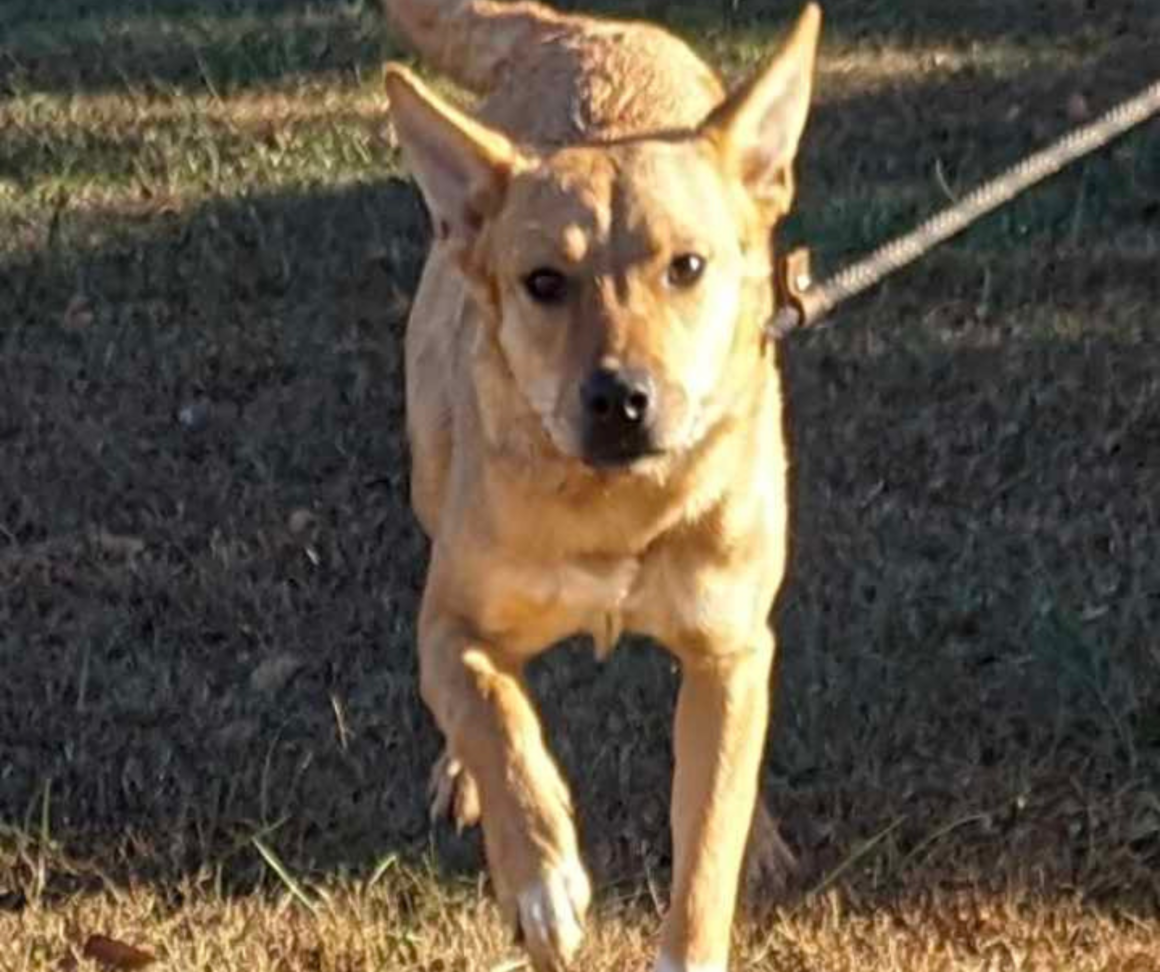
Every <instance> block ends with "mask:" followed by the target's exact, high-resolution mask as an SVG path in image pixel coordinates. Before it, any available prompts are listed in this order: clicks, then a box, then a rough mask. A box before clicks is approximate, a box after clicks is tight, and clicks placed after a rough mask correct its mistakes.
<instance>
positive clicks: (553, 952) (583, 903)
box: [516, 859, 592, 972]
mask: <svg viewBox="0 0 1160 972" xmlns="http://www.w3.org/2000/svg"><path fill="white" fill-rule="evenodd" d="M591 898H592V889H591V885H590V884H589V882H588V874H587V872H586V871H585V870H584V865H583V864H581V863H580V862H579V861H578V860H576V859H572V860H569V861H565V862H564V863H563V864H560V865H558V866H557V867H554V868H553V869H552V870H550V871H549V872H548V873H547V875H546V876H545V877H543V878H541V879H540V880H538V881H536V882H534V883H533V884H532V885H530V886H529V887H527V888H525V889H524V890H523V891H521V892H519V893H518V894H517V895H516V912H517V914H516V920H517V922H518V923H519V927H518V933H519V937H520V938H521V939H522V940H523V943H524V947H525V948H526V949H527V950H528V955H529V956H530V957H531V959H532V965H533V967H534V968H535V969H536V972H559V970H562V969H566V968H567V967H568V964H569V963H570V962H571V961H572V959H573V957H574V956H575V954H576V952H577V951H578V950H579V948H580V943H581V942H582V941H583V938H584V919H585V916H586V915H587V913H588V904H589V901H590V900H591Z"/></svg>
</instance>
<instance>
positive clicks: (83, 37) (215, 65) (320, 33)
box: [0, 0, 383, 98]
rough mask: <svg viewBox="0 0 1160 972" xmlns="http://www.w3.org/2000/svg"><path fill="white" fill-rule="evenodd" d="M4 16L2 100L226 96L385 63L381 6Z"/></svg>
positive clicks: (64, 4)
mask: <svg viewBox="0 0 1160 972" xmlns="http://www.w3.org/2000/svg"><path fill="white" fill-rule="evenodd" d="M6 7H7V9H6V10H4V11H2V12H0V27H2V28H3V30H0V98H3V97H5V96H10V95H13V94H16V93H20V92H25V91H44V92H55V93H74V92H80V91H83V92H85V93H86V94H93V93H97V92H100V91H105V90H116V91H123V90H129V91H132V92H134V93H136V94H137V95H139V96H140V95H145V94H171V93H173V92H175V91H210V92H212V93H215V94H225V93H228V92H230V91H234V90H237V89H239V88H246V87H253V86H258V85H264V84H270V83H272V82H277V81H279V80H281V79H285V78H291V77H297V78H301V77H309V76H310V75H317V74H322V73H348V72H353V71H356V70H359V69H361V68H368V67H377V65H378V64H379V63H381V61H382V55H383V32H382V23H381V17H380V16H379V13H378V9H377V5H375V4H371V3H362V2H358V0H355V2H351V3H345V2H336V3H330V4H318V3H309V2H305V0H164V2H153V3H149V4H145V5H143V4H140V3H134V2H130V0H97V2H87V0H53V2H52V3H50V4H45V3H41V2H40V0H15V2H9V3H8V4H6Z"/></svg>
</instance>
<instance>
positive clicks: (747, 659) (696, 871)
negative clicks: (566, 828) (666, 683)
mask: <svg viewBox="0 0 1160 972" xmlns="http://www.w3.org/2000/svg"><path fill="white" fill-rule="evenodd" d="M773 652H774V648H773V636H772V634H771V633H770V632H769V630H768V629H766V628H762V630H761V631H760V632H758V633H756V634H755V635H754V637H753V639H752V641H751V643H750V644H749V645H748V646H747V647H746V648H744V649H742V650H738V651H734V652H729V653H727V654H716V655H713V656H711V657H705V656H700V657H698V656H697V655H691V654H687V655H684V656H683V657H682V665H683V674H682V683H681V690H680V696H679V698H678V701H677V715H676V726H675V729H674V746H675V750H676V771H675V775H674V778H673V806H672V828H673V892H672V903H671V906H670V909H669V913H668V915H667V916H666V918H665V922H664V927H663V929H662V932H661V954H660V958H659V959H658V961H657V972H725V968H726V965H727V963H728V958H729V933H730V928H731V925H732V922H733V912H734V909H735V906H736V900H737V890H738V878H739V875H740V871H741V863H742V858H743V856H744V853H745V844H746V839H747V837H748V834H749V828H750V822H751V820H752V817H753V808H754V804H755V802H756V800H757V792H758V775H759V770H760V764H761V757H762V751H763V748H764V743H765V731H766V724H767V721H768V718H769V673H770V666H771V663H772V660H773Z"/></svg>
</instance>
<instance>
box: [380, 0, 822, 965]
mask: <svg viewBox="0 0 1160 972" xmlns="http://www.w3.org/2000/svg"><path fill="white" fill-rule="evenodd" d="M383 2H384V6H385V9H386V13H387V17H388V20H389V21H390V22H391V23H392V24H393V25H394V28H395V29H396V30H397V31H398V32H399V33H401V34H402V36H403V37H404V38H405V39H406V41H407V42H408V43H409V44H410V45H411V46H412V47H413V48H414V49H416V50H417V51H418V53H419V54H420V55H421V56H422V57H423V58H425V60H426V61H427V62H428V63H429V64H431V65H432V66H433V67H435V68H436V69H438V70H440V71H442V72H444V73H445V74H447V75H448V76H450V78H451V79H453V80H454V81H456V82H458V83H459V84H460V85H462V86H464V87H466V88H468V89H470V90H472V91H475V92H476V93H478V94H480V95H481V96H482V97H481V100H480V102H479V104H478V106H477V108H475V109H473V110H471V111H470V112H469V111H466V110H462V109H460V108H457V107H455V106H454V105H453V104H451V103H449V102H448V101H447V100H445V99H443V98H441V97H439V96H437V95H436V94H435V93H434V92H433V91H431V90H430V89H429V88H428V87H426V86H425V85H424V84H423V83H421V82H420V81H419V80H418V79H417V78H416V77H415V76H414V75H413V74H412V73H410V72H409V71H408V70H407V69H406V68H405V67H403V66H401V65H398V64H389V65H388V66H387V68H386V73H385V83H386V88H387V97H388V98H389V102H390V113H391V118H392V122H393V126H394V130H395V133H396V135H397V139H398V143H399V145H400V147H401V149H402V153H403V157H404V159H405V161H406V164H407V166H408V168H409V170H410V172H411V174H412V175H413V177H414V179H415V181H416V182H417V184H418V187H419V189H420V192H421V193H422V196H423V197H424V200H425V203H426V205H427V208H428V210H429V212H430V214H431V220H432V227H433V231H434V242H433V244H432V249H431V252H430V254H429V256H428V259H427V262H426V264H425V266H424V270H423V273H422V277H421V280H420V283H419V287H418V291H417V293H416V296H415V300H414V303H413V306H412V309H411V313H410V318H409V321H408V324H407V333H406V340H405V368H406V408H407V432H408V438H409V441H410V447H411V453H412V473H411V491H412V505H413V507H414V510H415V513H416V516H417V518H418V520H419V521H420V524H421V526H422V527H423V529H424V531H425V532H426V534H427V535H428V537H429V538H430V540H431V560H430V564H429V568H428V576H427V580H426V585H425V590H424V594H423V599H422V606H421V608H420V616H419V622H418V642H419V644H418V651H419V668H420V692H421V695H422V697H423V700H424V702H425V704H426V705H427V706H428V707H429V709H430V711H431V713H432V714H433V716H434V718H435V721H436V722H437V724H438V726H439V729H440V731H441V732H442V733H443V735H444V737H445V741H446V750H445V752H444V755H443V756H442V757H441V759H440V760H439V762H438V765H437V766H436V768H435V772H434V774H433V794H434V800H433V805H434V807H435V809H436V810H449V811H450V812H451V813H452V814H453V815H454V816H455V817H456V819H457V820H458V821H459V823H460V824H472V823H474V822H477V821H478V822H481V823H482V827H483V837H484V848H485V852H486V856H487V862H488V867H489V870H490V874H491V878H492V883H493V886H494V889H495V892H496V896H497V899H498V902H499V905H500V908H501V911H502V912H503V914H504V916H505V917H506V918H507V919H508V920H509V921H511V922H512V923H513V925H514V926H515V928H516V931H517V933H518V934H519V935H520V937H521V938H522V940H523V941H524V943H525V946H526V948H527V950H528V952H529V955H530V958H531V960H532V963H533V965H534V967H535V968H536V969H537V970H541V972H542V970H556V969H561V968H565V967H566V966H567V965H568V964H569V963H570V962H571V960H572V958H573V957H574V955H575V953H576V952H577V950H578V948H579V946H580V944H581V939H582V936H583V926H584V922H585V915H586V912H587V909H588V906H589V900H590V896H591V892H590V883H589V878H588V875H587V873H586V871H585V868H584V865H583V863H582V862H581V858H580V852H579V847H578V841H577V836H576V829H575V824H574V821H573V811H572V803H571V797H570V794H569V790H568V787H567V785H566V783H565V781H564V779H563V777H562V775H561V773H560V770H559V768H558V767H557V765H556V763H555V762H554V761H553V759H552V757H551V755H550V754H549V752H548V750H547V748H546V746H545V742H544V737H543V733H542V729H541V725H540V723H539V721H538V718H537V714H536V711H535V708H534V705H533V702H532V699H531V697H530V695H529V692H528V689H527V686H526V684H525V681H524V678H523V669H524V666H525V664H526V663H527V662H528V661H529V659H531V658H533V657H534V656H535V655H537V654H538V653H540V652H542V651H543V650H544V649H545V648H546V646H549V645H551V644H553V643H554V642H557V641H559V640H561V639H562V638H564V637H566V636H571V635H576V634H587V635H591V636H592V638H593V639H594V641H595V643H596V646H597V649H598V650H601V651H607V650H609V649H611V648H612V646H613V645H614V644H615V643H616V641H617V639H618V638H619V636H620V634H621V632H622V631H633V632H639V633H643V634H646V635H649V636H651V637H653V638H655V639H656V640H658V641H660V642H661V643H662V644H664V645H665V646H666V647H667V648H668V649H669V650H670V651H671V652H672V653H673V654H674V655H675V657H676V658H677V659H678V660H679V662H680V666H681V672H682V675H681V688H680V692H679V697H678V702H677V710H676V718H675V726H674V750H675V772H674V779H673V786H672V820H671V826H672V835H673V855H674V856H673V877H672V892H671V903H670V906H669V909H668V912H667V914H666V916H665V918H664V922H663V925H662V929H661V935H660V943H659V949H658V954H657V959H656V966H655V968H656V969H657V970H658V972H724V970H725V968H726V966H727V963H728V955H729V938H730V931H731V925H732V921H733V915H734V910H735V907H736V900H737V896H738V884H739V879H740V874H741V869H742V864H743V856H744V853H745V847H746V840H747V834H748V833H749V830H750V826H751V821H752V820H753V819H754V813H755V806H757V805H758V790H759V775H760V764H761V761H762V757H763V751H764V741H765V735H766V730H767V723H768V706H769V702H768V696H769V681H770V676H771V667H772V663H773V659H774V637H773V634H772V632H771V628H770V623H769V617H770V612H771V610H772V607H773V602H774V598H775V596H776V594H777V591H778V589H779V586H780V584H781V581H782V576H783V573H784V569H785V561H786V544H787V496H786V494H787V486H786V478H787V455H786V444H785V439H784V435H783V426H782V423H783V417H782V409H783V406H782V393H781V387H780V384H779V377H778V368H777V361H776V355H777V347H776V346H775V344H774V343H772V342H770V341H768V340H766V339H764V338H763V327H762V326H763V323H764V322H765V321H766V320H767V319H768V318H769V317H770V315H771V313H772V312H773V310H774V303H775V300H776V298H775V296H774V293H773V288H772V286H771V275H772V274H771V267H772V262H771V261H772V253H771V245H772V244H771V238H772V237H771V232H772V230H773V228H774V226H775V225H776V224H777V223H778V221H779V220H781V219H782V218H783V217H784V216H785V214H786V213H787V211H788V210H789V208H790V205H791V202H792V199H793V195H794V173H793V169H794V157H795V155H796V152H797V148H798V143H799V140H800V138H801V135H802V131H803V128H804V126H805V122H806V116H807V114H808V109H809V104H810V98H811V88H812V84H813V80H812V79H813V74H814V61H815V54H816V48H817V43H818V36H819V32H820V23H821V13H820V10H819V9H818V7H817V6H815V5H810V6H807V7H806V8H805V10H804V12H803V13H802V14H801V15H800V17H799V19H798V20H797V22H796V26H794V28H793V29H792V32H791V34H790V36H789V38H788V40H787V41H786V42H785V44H784V46H783V48H782V49H781V51H780V53H779V54H777V56H776V57H774V58H773V59H772V61H771V63H770V64H769V66H768V67H766V68H765V69H764V70H762V71H760V72H758V73H756V74H755V75H754V76H753V77H751V78H750V79H749V80H748V81H746V82H745V83H743V84H742V85H741V86H740V87H738V88H736V90H734V91H732V92H731V93H730V92H727V91H726V90H725V87H724V86H723V84H722V82H721V81H720V80H719V78H718V76H717V75H716V74H715V73H714V72H713V71H712V70H711V69H710V68H709V67H707V66H706V65H705V64H704V63H703V62H702V61H701V60H700V59H699V58H698V57H697V56H696V55H695V54H694V53H693V52H692V50H691V49H690V48H689V47H687V46H686V45H685V44H684V43H683V42H682V41H680V40H678V39H677V38H676V37H675V36H673V35H672V34H670V33H668V32H666V31H664V30H662V29H660V28H658V27H655V26H651V25H648V24H644V23H636V22H624V21H615V20H605V19H597V18H591V17H586V16H578V15H571V14H564V13H560V12H556V11H554V10H552V9H550V8H548V7H545V6H541V5H540V4H538V3H533V2H502V0H383ZM760 812H761V811H760V810H759V811H758V813H759V814H760Z"/></svg>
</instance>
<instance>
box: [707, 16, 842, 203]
mask: <svg viewBox="0 0 1160 972" xmlns="http://www.w3.org/2000/svg"><path fill="white" fill-rule="evenodd" d="M821 25H822V11H821V8H820V7H819V6H818V5H817V4H815V3H811V4H809V5H808V6H807V7H806V8H805V10H803V11H802V13H801V16H799V17H798V21H797V23H796V24H795V25H794V28H793V32H792V33H791V34H790V37H789V40H788V41H786V43H785V46H784V47H782V49H781V51H780V52H779V53H778V55H777V57H776V58H774V60H773V63H772V64H770V65H769V67H767V68H766V69H765V70H764V71H761V72H760V73H758V74H756V75H755V76H754V77H752V78H750V79H749V81H747V82H746V83H745V84H744V85H742V86H741V88H739V89H738V90H737V91H735V92H734V93H733V94H731V95H730V96H729V97H728V98H726V99H725V101H723V102H722V103H721V104H720V105H718V106H717V108H715V109H714V110H713V112H712V113H711V114H710V115H709V117H708V118H706V119H705V121H704V122H703V123H702V125H701V135H702V136H704V137H706V138H708V139H709V140H710V141H711V142H712V143H713V144H714V145H715V146H716V147H717V149H718V151H719V153H720V156H721V160H722V163H723V165H724V166H725V168H726V171H727V172H728V173H729V175H730V176H731V177H733V178H737V179H740V180H741V182H742V183H743V184H744V185H745V187H746V189H747V190H748V191H749V193H750V195H751V196H752V197H753V199H754V200H755V201H756V202H757V203H758V205H759V206H760V207H761V209H762V212H763V213H765V214H766V215H767V216H768V218H769V220H770V222H771V223H772V222H773V221H775V220H777V219H779V218H780V217H782V216H784V215H785V213H786V212H788V211H789V208H790V204H791V203H792V202H793V188H794V187H793V160H794V156H795V155H796V154H797V148H798V142H799V141H800V140H801V135H802V130H803V129H804V128H805V124H806V115H807V114H808V113H809V107H810V93H811V91H812V89H813V77H814V60H815V56H816V54H817V48H818V35H819V33H820V32H821Z"/></svg>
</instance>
